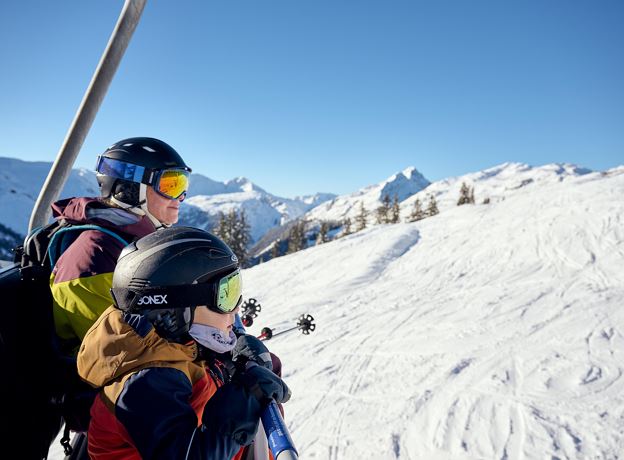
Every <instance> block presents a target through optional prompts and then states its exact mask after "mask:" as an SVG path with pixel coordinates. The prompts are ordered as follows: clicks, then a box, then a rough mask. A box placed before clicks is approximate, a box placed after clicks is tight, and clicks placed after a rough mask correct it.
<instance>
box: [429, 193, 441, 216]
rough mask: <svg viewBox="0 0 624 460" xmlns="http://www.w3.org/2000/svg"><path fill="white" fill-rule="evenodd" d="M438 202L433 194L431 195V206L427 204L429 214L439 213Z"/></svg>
mask: <svg viewBox="0 0 624 460" xmlns="http://www.w3.org/2000/svg"><path fill="white" fill-rule="evenodd" d="M439 213H440V211H439V209H438V202H437V201H436V199H435V197H434V196H433V195H429V206H427V216H435V215H436V214H439Z"/></svg>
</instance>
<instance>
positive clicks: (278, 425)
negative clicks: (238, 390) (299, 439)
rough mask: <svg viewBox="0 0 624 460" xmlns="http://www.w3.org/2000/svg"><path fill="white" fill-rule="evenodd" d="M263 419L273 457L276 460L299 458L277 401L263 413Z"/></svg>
mask: <svg viewBox="0 0 624 460" xmlns="http://www.w3.org/2000/svg"><path fill="white" fill-rule="evenodd" d="M261 419H262V425H263V426H264V431H266V434H267V440H268V441H269V448H270V449H271V452H273V457H274V458H275V459H276V460H278V459H279V460H289V459H297V458H299V457H298V453H297V449H295V445H294V444H293V441H292V439H291V438H290V433H288V429H287V428H286V425H285V424H284V419H283V418H282V414H281V413H280V411H279V408H278V407H277V403H276V402H275V401H273V402H271V404H269V407H267V408H266V409H265V410H264V412H262V416H261Z"/></svg>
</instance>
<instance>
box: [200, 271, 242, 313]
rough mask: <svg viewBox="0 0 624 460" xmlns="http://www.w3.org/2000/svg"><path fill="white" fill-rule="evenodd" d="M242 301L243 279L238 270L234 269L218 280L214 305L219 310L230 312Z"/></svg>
mask: <svg viewBox="0 0 624 460" xmlns="http://www.w3.org/2000/svg"><path fill="white" fill-rule="evenodd" d="M242 301H243V279H242V277H241V274H240V270H236V271H235V272H234V273H230V274H229V275H227V276H224V277H223V278H221V279H220V280H219V284H218V286H217V302H216V307H217V309H218V310H219V311H222V312H224V313H230V312H233V311H234V310H236V308H237V307H238V306H239V305H240V304H241V302H242ZM208 308H210V305H209V306H208Z"/></svg>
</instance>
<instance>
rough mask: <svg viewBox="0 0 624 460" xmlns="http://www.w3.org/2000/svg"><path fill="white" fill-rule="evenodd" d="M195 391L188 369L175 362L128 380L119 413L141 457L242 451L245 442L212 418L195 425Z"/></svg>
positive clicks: (205, 455)
mask: <svg viewBox="0 0 624 460" xmlns="http://www.w3.org/2000/svg"><path fill="white" fill-rule="evenodd" d="M191 393H192V387H191V383H190V382H189V380H188V378H187V377H186V375H185V374H184V373H183V372H181V371H179V370H177V369H172V368H166V367H157V368H148V369H142V370H141V371H139V372H137V373H136V374H134V375H133V376H131V377H130V378H129V379H128V380H127V381H126V384H125V386H124V389H123V391H122V393H121V394H120V395H119V398H118V399H117V403H116V407H115V414H116V417H117V419H118V420H119V421H120V422H121V423H122V424H123V426H124V427H125V428H126V430H127V431H128V434H129V435H130V437H131V438H132V440H133V442H134V445H135V446H136V448H137V449H138V451H139V454H140V455H141V457H142V458H144V459H186V458H188V459H198V460H203V459H216V458H218V459H229V458H232V457H233V456H234V455H235V454H236V453H237V452H238V450H239V449H240V447H241V445H240V444H239V443H238V442H236V441H235V439H234V438H233V437H232V436H230V435H228V434H227V433H225V432H222V431H220V430H218V429H216V427H215V426H214V424H212V426H208V427H202V429H197V430H196V428H197V415H196V414H195V411H194V410H193V408H192V407H191V405H190V404H189V401H190V398H191ZM217 393H218V392H217ZM215 396H216V395H215ZM211 400H212V398H211ZM211 400H210V401H211ZM210 401H209V402H210ZM191 444H192V446H191Z"/></svg>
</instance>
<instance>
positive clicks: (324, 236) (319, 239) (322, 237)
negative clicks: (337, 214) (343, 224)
mask: <svg viewBox="0 0 624 460" xmlns="http://www.w3.org/2000/svg"><path fill="white" fill-rule="evenodd" d="M328 232H329V224H328V223H327V222H325V221H323V222H321V227H320V229H319V232H318V235H317V236H316V244H317V245H318V244H323V243H327V242H328V241H329V236H328Z"/></svg>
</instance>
